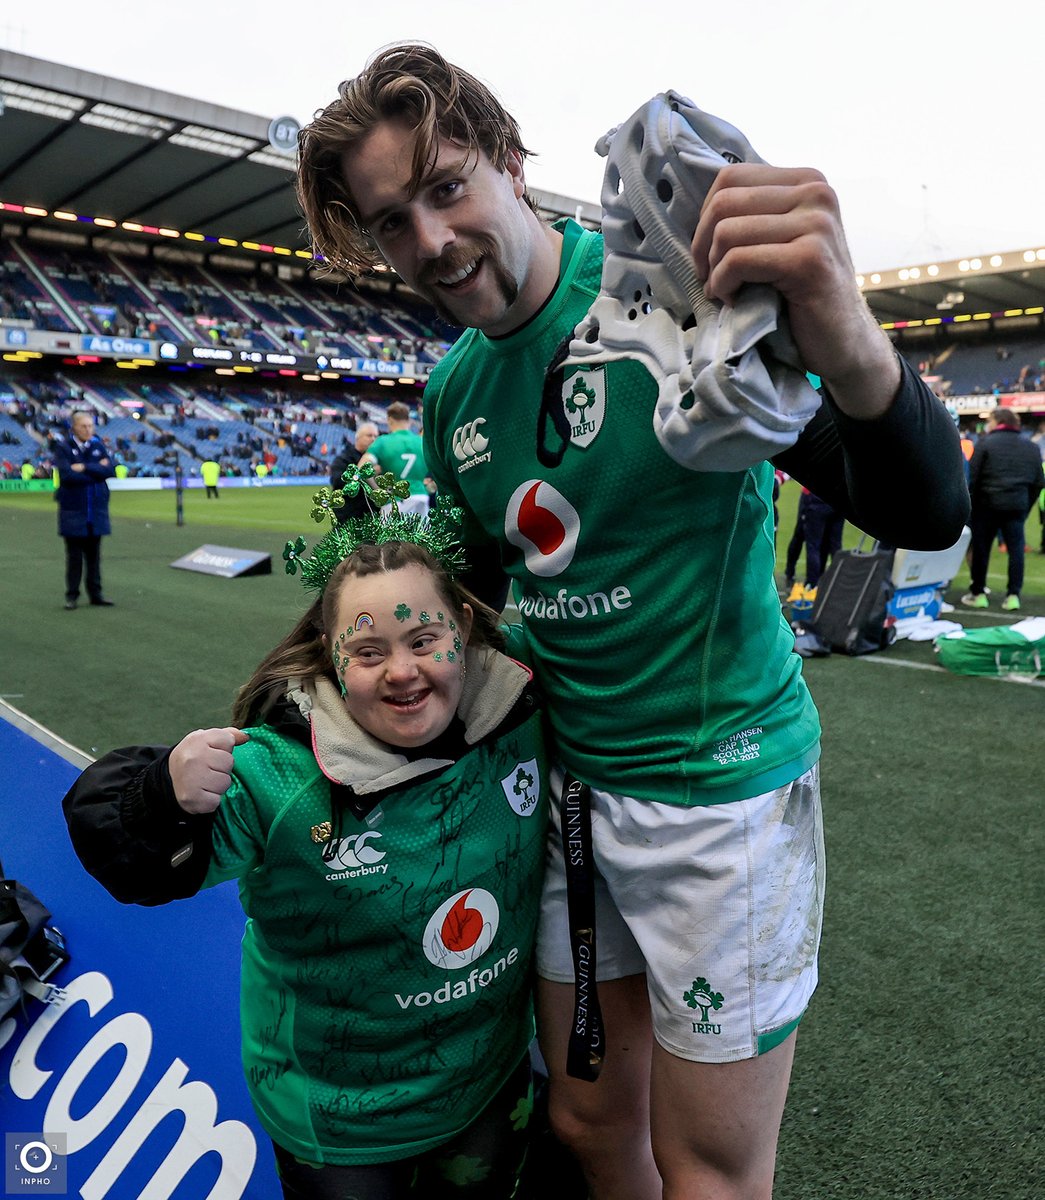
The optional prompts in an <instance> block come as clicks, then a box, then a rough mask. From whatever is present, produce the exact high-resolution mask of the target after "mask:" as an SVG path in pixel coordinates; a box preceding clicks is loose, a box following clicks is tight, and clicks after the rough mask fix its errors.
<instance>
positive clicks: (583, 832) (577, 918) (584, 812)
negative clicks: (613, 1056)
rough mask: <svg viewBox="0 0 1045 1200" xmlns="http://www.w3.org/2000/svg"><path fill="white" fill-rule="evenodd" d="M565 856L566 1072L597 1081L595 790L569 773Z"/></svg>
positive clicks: (602, 1046) (600, 1047)
mask: <svg viewBox="0 0 1045 1200" xmlns="http://www.w3.org/2000/svg"><path fill="white" fill-rule="evenodd" d="M562 852H563V858H564V860H565V863H566V904H567V911H568V913H569V922H570V950H571V952H572V954H573V978H574V985H573V986H574V1010H573V1027H572V1028H571V1030H570V1041H569V1046H568V1047H567V1050H566V1074H567V1075H570V1076H572V1078H574V1079H586V1080H588V1081H589V1082H591V1083H594V1082H595V1080H596V1079H598V1077H599V1071H600V1070H601V1069H602V1060H603V1058H604V1057H605V1054H606V1039H605V1036H604V1034H603V1029H602V1011H601V1009H600V1008H599V994H598V991H597V987H596V983H595V966H596V962H595V866H594V862H593V860H592V846H591V788H589V787H588V785H587V784H586V783H581V781H580V780H579V779H574V778H573V776H572V775H569V774H567V775H566V776H565V778H564V779H563V784H562Z"/></svg>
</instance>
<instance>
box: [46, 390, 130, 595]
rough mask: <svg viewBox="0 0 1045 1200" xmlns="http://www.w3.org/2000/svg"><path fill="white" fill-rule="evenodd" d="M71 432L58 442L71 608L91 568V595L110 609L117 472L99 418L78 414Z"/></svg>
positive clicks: (62, 530)
mask: <svg viewBox="0 0 1045 1200" xmlns="http://www.w3.org/2000/svg"><path fill="white" fill-rule="evenodd" d="M69 425H70V432H69V433H68V434H67V435H66V436H64V437H61V438H57V439H56V440H55V444H54V465H55V469H56V470H57V471H58V489H57V491H56V492H55V499H56V500H57V501H58V534H59V536H60V537H63V538H64V539H65V607H66V608H67V609H73V608H75V607H76V604H77V601H78V600H79V598H80V580H81V578H82V576H83V573H84V567H85V566H86V570H87V579H86V584H87V595H88V598H89V599H90V601H91V603H92V604H95V605H100V606H102V607H104V608H110V607H111V606H112V601H111V600H107V599H106V598H105V596H104V595H103V594H102V571H101V559H102V550H101V546H102V537H103V536H104V535H105V534H107V533H111V532H112V526H111V525H110V523H109V485H108V484H107V483H106V482H105V481H106V480H107V479H110V478H111V477H112V476H113V475H115V474H116V468H115V467H114V466H113V463H112V458H111V457H110V455H109V451H108V450H107V449H106V446H105V443H104V442H103V441H102V439H101V438H100V437H98V436H97V435H96V434H95V432H94V417H93V416H91V414H90V413H88V412H75V413H73V415H72V420H71V421H70V422H69Z"/></svg>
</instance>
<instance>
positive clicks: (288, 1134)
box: [208, 664, 547, 1164]
mask: <svg viewBox="0 0 1045 1200" xmlns="http://www.w3.org/2000/svg"><path fill="white" fill-rule="evenodd" d="M513 666H514V664H513ZM515 669H516V670H517V671H519V669H518V668H517V667H516V668H515ZM519 674H520V675H521V674H522V672H521V671H519ZM482 701H483V698H482V696H481V697H480V701H479V702H480V703H482ZM508 724H510V725H511V727H510V728H506V729H505V730H503V731H501V732H499V733H498V734H497V735H496V736H493V737H490V738H488V739H486V740H484V741H482V742H481V743H480V744H478V745H476V746H473V747H472V748H471V749H469V750H468V752H467V753H465V754H464V756H463V757H462V758H460V759H459V760H458V761H457V762H454V763H443V764H442V765H441V766H437V767H436V769H434V770H433V769H427V768H426V769H425V770H423V771H422V772H421V773H420V774H419V775H418V776H417V777H415V778H413V779H410V780H408V781H405V782H401V783H397V784H396V786H394V787H392V788H390V789H386V790H383V791H380V792H377V793H372V794H373V795H376V796H378V798H379V803H378V806H377V808H375V809H374V810H373V811H372V812H371V813H370V814H369V817H368V818H367V819H357V818H356V817H355V816H353V815H352V813H351V812H350V811H349V810H348V809H347V808H342V810H341V814H340V817H339V818H336V819H335V821H334V826H333V829H332V827H331V817H332V809H331V785H330V779H329V778H328V777H327V776H326V775H325V774H324V773H323V770H321V769H320V766H319V764H318V763H317V760H316V756H315V754H314V753H313V750H312V749H310V748H309V747H308V746H307V745H303V744H301V743H300V742H297V741H295V740H293V739H290V738H287V737H284V736H281V735H280V734H279V733H278V732H276V731H275V730H273V729H271V728H269V727H267V726H262V727H259V728H254V729H250V730H248V732H249V734H250V740H249V742H247V743H246V744H245V745H243V746H239V747H237V748H236V752H235V767H234V772H233V782H232V786H231V787H230V788H229V790H228V792H227V794H226V795H225V796H224V798H223V800H222V803H221V807H220V809H219V810H218V815H217V819H216V821H215V825H214V833H213V843H212V845H213V859H212V865H211V871H210V875H209V876H208V882H209V883H215V882H218V881H220V880H222V879H228V878H237V879H238V880H239V887H240V898H241V901H242V903H243V907H244V910H245V911H246V913H247V916H248V918H249V920H248V922H247V927H246V931H245V934H244V938H243V976H242V1004H241V1008H242V1018H241V1019H242V1042H243V1064H244V1069H245V1071H246V1076H247V1083H248V1087H249V1090H250V1094H251V1099H252V1101H253V1103H254V1106H255V1108H256V1109H257V1112H258V1116H259V1118H260V1120H261V1123H262V1125H263V1126H264V1128H265V1130H266V1132H267V1133H268V1134H269V1136H270V1137H271V1138H272V1139H273V1141H275V1142H276V1143H277V1144H278V1145H280V1146H282V1147H283V1148H285V1149H286V1150H288V1151H290V1152H291V1153H292V1154H295V1155H297V1156H298V1157H300V1158H302V1159H305V1160H307V1161H310V1162H322V1163H341V1164H345V1163H377V1162H386V1161H392V1160H397V1159H401V1158H406V1157H410V1156H412V1155H415V1154H419V1153H421V1152H423V1151H425V1150H427V1149H429V1148H431V1147H432V1146H435V1145H439V1144H440V1143H441V1142H444V1141H446V1140H448V1139H449V1138H451V1137H453V1136H454V1135H455V1134H456V1133H457V1132H458V1131H459V1130H461V1129H463V1128H465V1127H466V1126H467V1125H468V1124H470V1123H471V1122H472V1121H473V1120H475V1118H476V1117H477V1116H478V1115H479V1113H481V1112H482V1110H483V1108H484V1107H485V1106H486V1105H487V1104H488V1103H489V1101H490V1100H491V1099H492V1098H493V1097H494V1096H495V1095H496V1093H497V1091H498V1090H499V1089H500V1088H501V1087H502V1086H503V1084H504V1083H505V1080H506V1079H507V1078H508V1076H509V1075H510V1074H511V1072H512V1071H513V1070H514V1069H515V1067H517V1065H518V1064H519V1062H520V1061H521V1059H522V1057H523V1056H524V1055H525V1054H526V1052H527V1047H528V1045H529V1042H530V1040H531V1038H532V1036H533V1017H532V1004H531V990H532V986H533V978H532V974H531V971H532V964H531V957H532V949H533V943H534V937H535V933H536V924H537V912H538V898H539V895H540V889H539V888H537V887H535V886H534V881H535V880H536V879H538V878H539V876H540V871H541V865H542V863H543V860H544V846H545V830H546V815H547V803H546V801H547V768H546V764H545V761H544V754H543V747H542V740H541V716H540V714H539V712H538V711H537V709H536V707H533V706H531V707H530V708H529V710H528V712H527V713H525V714H523V716H522V718H521V719H519V720H515V721H514V722H509V723H508ZM389 759H390V763H391V766H390V768H389V769H390V771H391V772H392V773H393V774H397V777H398V776H401V775H402V773H403V772H404V771H409V769H410V768H409V767H404V766H401V765H400V764H402V763H403V761H404V760H402V759H397V758H395V757H394V756H391V755H390V756H389ZM527 1117H528V1113H525V1112H520V1113H519V1114H518V1119H519V1120H520V1121H521V1122H523V1123H525V1120H526V1118H527Z"/></svg>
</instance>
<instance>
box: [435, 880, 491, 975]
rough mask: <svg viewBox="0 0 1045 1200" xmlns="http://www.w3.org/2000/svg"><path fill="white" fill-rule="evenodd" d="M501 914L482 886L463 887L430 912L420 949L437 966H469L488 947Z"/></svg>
mask: <svg viewBox="0 0 1045 1200" xmlns="http://www.w3.org/2000/svg"><path fill="white" fill-rule="evenodd" d="M500 919H501V914H500V911H499V909H498V907H497V901H496V900H495V899H494V898H493V896H491V895H490V893H489V892H487V891H484V890H483V889H482V888H466V889H465V890H464V891H463V892H458V893H457V894H456V895H454V896H451V897H450V899H449V900H445V901H443V903H442V904H440V906H439V907H438V908H437V909H436V910H435V912H434V913H433V914H432V916H431V919H430V920H429V922H428V925H427V926H426V927H425V933H424V941H423V943H422V949H423V950H424V952H425V957H426V958H427V959H428V961H429V962H430V963H432V964H433V965H434V966H436V967H443V968H445V969H446V970H447V971H456V970H459V969H460V968H461V967H467V966H470V965H471V964H472V963H473V962H475V960H476V959H477V958H479V957H481V956H482V955H483V954H485V953H486V951H487V950H489V948H490V945H491V943H492V942H493V939H494V937H495V936H496V934H497V926H498V925H499V924H500Z"/></svg>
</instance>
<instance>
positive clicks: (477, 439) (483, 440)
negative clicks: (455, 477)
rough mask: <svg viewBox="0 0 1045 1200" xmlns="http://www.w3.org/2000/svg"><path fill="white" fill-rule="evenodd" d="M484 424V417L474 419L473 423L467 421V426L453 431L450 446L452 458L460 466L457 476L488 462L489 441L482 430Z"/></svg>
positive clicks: (461, 426) (489, 455) (489, 453)
mask: <svg viewBox="0 0 1045 1200" xmlns="http://www.w3.org/2000/svg"><path fill="white" fill-rule="evenodd" d="M485 424H486V418H485V417H476V418H475V420H474V421H469V422H468V424H467V425H458V427H457V428H456V429H455V430H454V434H453V437H452V438H451V440H450V445H451V448H452V449H453V452H454V458H456V459H457V461H458V462H459V463H460V464H461V465H460V466H459V467H458V468H457V472H458V474H461V473H462V472H464V471H468V470H470V469H471V468H472V467H475V466H478V465H479V463H484V462H489V461H490V458H491V452H490V449H489V446H490V439H489V438H488V437H487V436H486V434H485V433H484V432H483V429H482V427H483V426H484V425H485Z"/></svg>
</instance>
